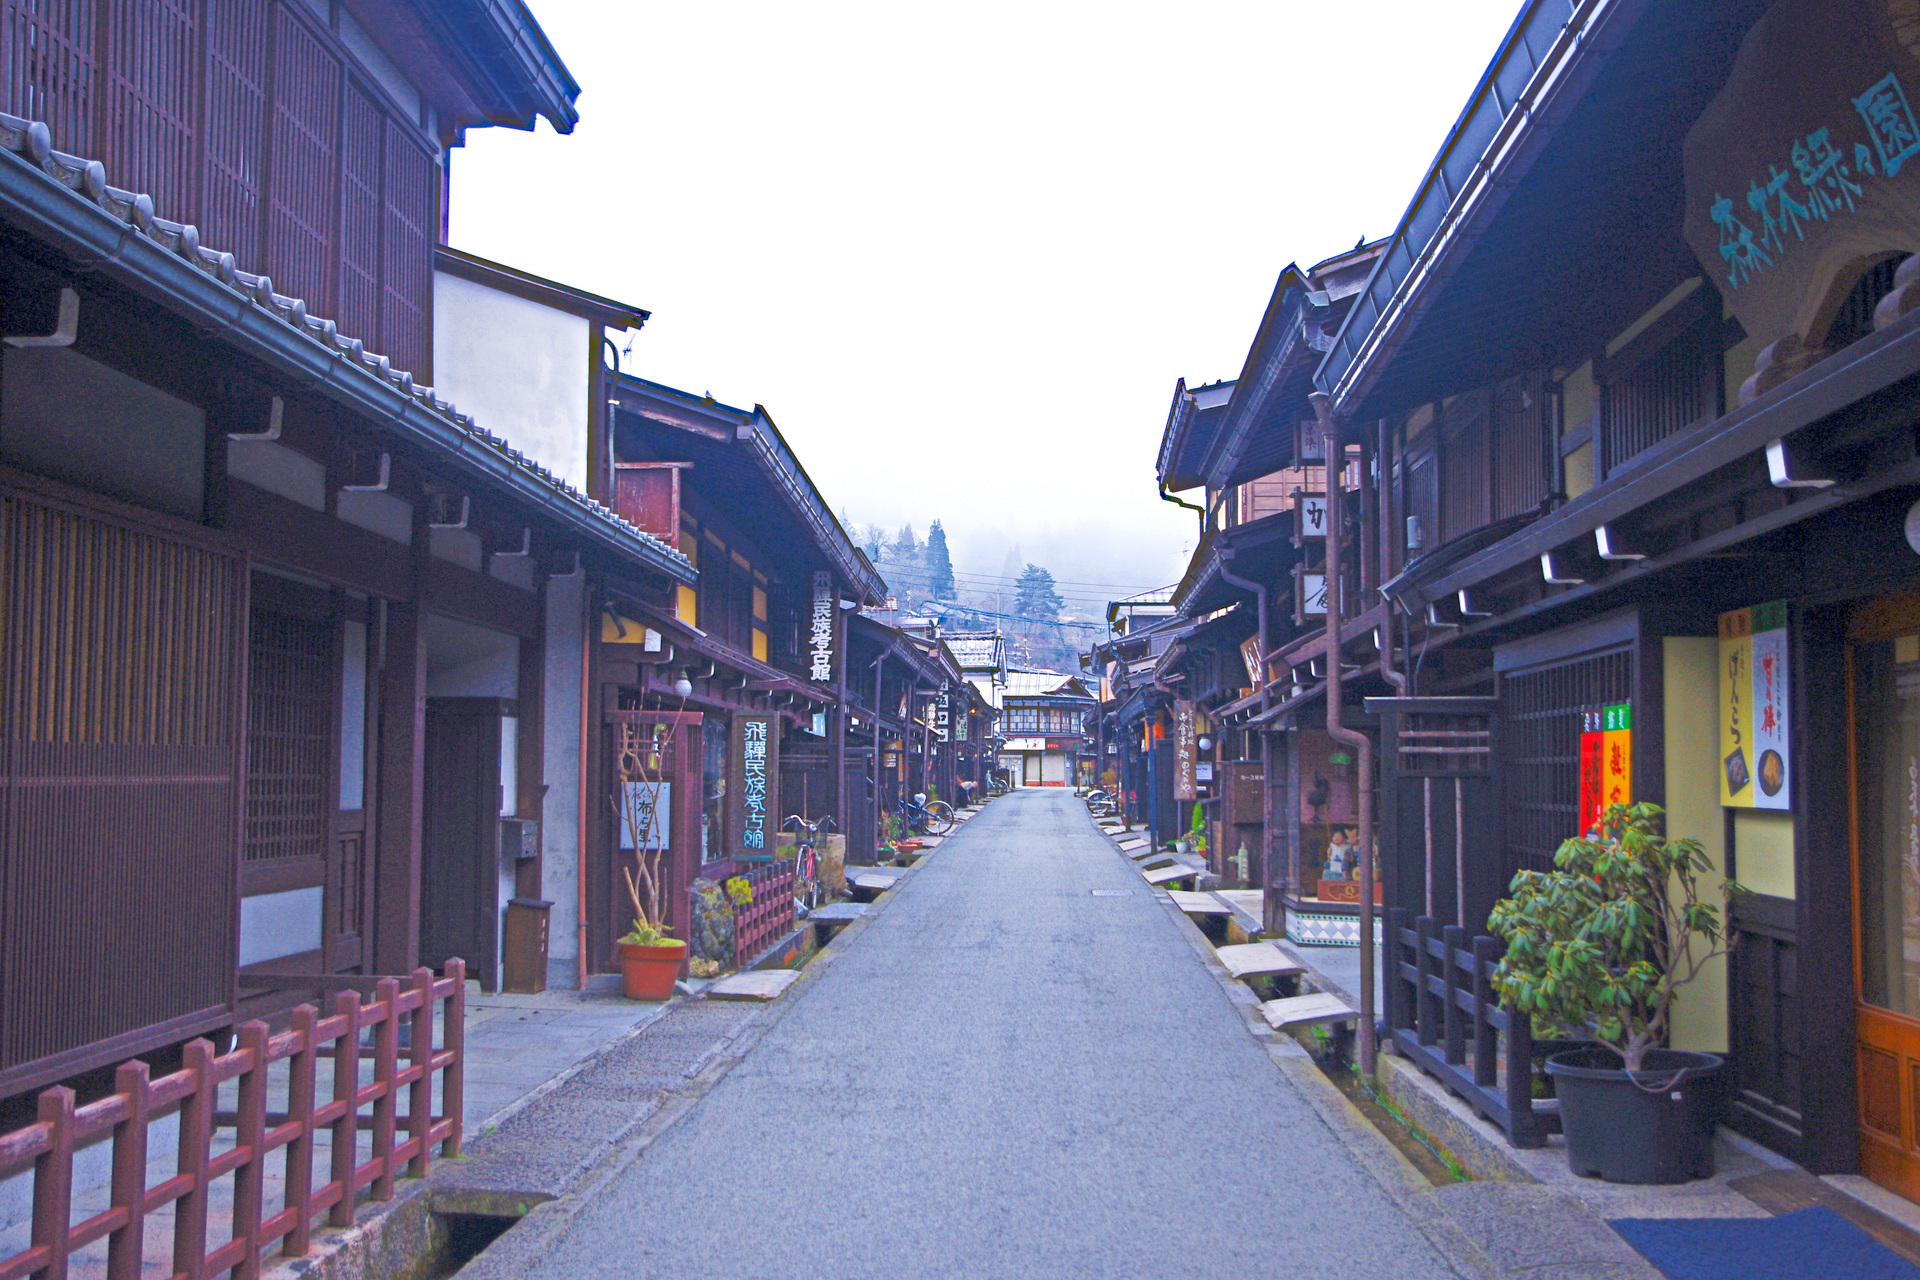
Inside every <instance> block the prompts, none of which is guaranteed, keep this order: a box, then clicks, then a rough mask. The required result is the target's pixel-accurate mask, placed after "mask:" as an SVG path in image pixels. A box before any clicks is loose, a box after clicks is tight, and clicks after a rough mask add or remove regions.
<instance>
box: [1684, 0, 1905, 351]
mask: <svg viewBox="0 0 1920 1280" xmlns="http://www.w3.org/2000/svg"><path fill="white" fill-rule="evenodd" d="M1903 27H1904V28H1905V30H1904V31H1903V30H1902V28H1903ZM1903 36H1904V37H1905V39H1906V40H1908V41H1910V40H1913V39H1914V38H1915V37H1916V36H1920V29H1917V28H1916V25H1915V23H1914V15H1913V14H1911V13H1909V12H1907V11H1906V10H1905V9H1904V7H1903V6H1901V5H1892V4H1888V3H1885V0H1779V3H1777V4H1775V5H1774V6H1773V7H1772V8H1771V9H1769V10H1768V11H1767V13H1766V15H1765V16H1764V17H1762V18H1761V19H1760V21H1759V22H1757V23H1755V24H1754V26H1753V29H1752V30H1751V31H1750V32H1749V33H1748V34H1747V38H1746V40H1745V42H1744V43H1743V44H1742V45H1741V47H1740V53H1739V56H1738V57H1737V58H1736V59H1735V61H1734V65H1733V72H1732V74H1731V75H1730V76H1729V77H1728V79H1727V84H1726V87H1725V88H1724V89H1722V90H1721V91H1720V93H1719V95H1718V96H1717V97H1715V98H1714V100H1713V101H1712V102H1710V103H1709V104H1708V105H1707V108H1706V110H1704V111H1703V112H1701V113H1700V117H1699V119H1697V120H1696V121H1695V122H1694V124H1693V127H1692V128H1691V129H1690V130H1689V131H1688V133H1687V138H1686V144H1685V148H1684V152H1683V157H1684V158H1683V165H1684V171H1685V177H1686V192H1687V204H1686V214H1685V223H1684V231H1685V235H1686V240H1687V243H1688V245H1690V246H1691V247H1692V249H1693V252H1694V256H1695V257H1697V258H1698V259H1699V260H1700V263H1701V265H1702V266H1704V267H1705V268H1706V273H1707V278H1708V279H1709V280H1711V281H1712V282H1713V284H1714V286H1715V287H1716V288H1717V289H1718V290H1719V291H1720V294H1721V296H1722V297H1723V298H1724V299H1725V300H1726V304H1727V306H1728V308H1729V309H1730V310H1731V311H1732V312H1733V314H1734V315H1735V316H1736V317H1738V318H1739V320H1740V323H1741V324H1742V325H1743V326H1744V327H1745V329H1746V331H1747V336H1748V337H1750V338H1752V339H1754V340H1755V341H1756V342H1758V343H1760V344H1761V345H1762V346H1768V345H1771V344H1773V343H1775V342H1777V341H1779V340H1780V339H1783V338H1793V339H1796V340H1798V341H1799V342H1801V343H1804V344H1805V345H1808V346H1816V347H1817V346H1818V345H1819V344H1820V343H1821V341H1822V340H1823V339H1824V338H1825V332H1824V330H1825V328H1826V323H1827V320H1828V319H1829V318H1830V317H1831V316H1832V314H1833V308H1834V306H1835V305H1836V304H1837V302H1838V300H1839V298H1840V297H1841V296H1844V294H1845V291H1846V290H1847V289H1848V288H1850V287H1851V286H1852V284H1853V282H1854V280H1855V279H1857V278H1858V276H1859V274H1860V272H1861V270H1862V269H1863V267H1864V266H1865V265H1866V264H1868V263H1869V262H1871V260H1873V259H1874V258H1876V257H1885V256H1888V255H1890V254H1893V253H1914V252H1920V120H1916V117H1915V113H1914V104H1915V103H1916V102H1920V97H1916V93H1920V62H1916V61H1915V58H1914V56H1913V54H1912V53H1911V52H1910V50H1909V48H1908V47H1907V44H1906V43H1905V42H1904V41H1903V39H1902V37H1903ZM1916 47H1920V46H1916ZM1783 350H1784V349H1783Z"/></svg>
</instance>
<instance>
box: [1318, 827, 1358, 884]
mask: <svg viewBox="0 0 1920 1280" xmlns="http://www.w3.org/2000/svg"><path fill="white" fill-rule="evenodd" d="M1324 877H1325V878H1326V879H1328V880H1350V879H1352V878H1353V846H1352V845H1351V844H1349V843H1348V842H1347V833H1346V832H1345V831H1336V832H1334V833H1333V838H1332V839H1331V840H1329V841H1327V866H1326V871H1325V872H1324Z"/></svg>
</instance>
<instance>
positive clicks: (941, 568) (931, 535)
mask: <svg viewBox="0 0 1920 1280" xmlns="http://www.w3.org/2000/svg"><path fill="white" fill-rule="evenodd" d="M927 591H928V592H929V593H930V594H931V595H932V596H933V598H934V599H935V600H951V599H953V598H954V596H955V595H956V594H957V592H956V591H955V590H954V585H953V557H952V556H950V555H948V554H947V531H946V529H945V528H944V527H942V526H941V524H940V522H939V521H938V520H935V521H934V522H933V524H932V525H931V526H930V527H929V528H928V529H927Z"/></svg>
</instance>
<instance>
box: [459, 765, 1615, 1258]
mask: <svg viewBox="0 0 1920 1280" xmlns="http://www.w3.org/2000/svg"><path fill="white" fill-rule="evenodd" d="M1094 889H1110V890H1116V889H1124V890H1129V891H1130V892H1129V893H1127V894H1126V895H1124V896H1102V897H1097V898H1096V897H1093V896H1092V892H1091V891H1092V890H1094ZM859 927H861V928H862V932H860V933H859V934H858V935H855V936H851V937H850V938H849V942H850V944H851V945H848V946H845V947H844V948H840V947H836V950H835V952H834V953H831V954H830V956H829V960H830V963H827V964H826V965H825V968H824V971H823V972H818V973H810V974H809V975H808V976H809V978H810V979H812V981H810V982H808V983H803V984H802V985H801V986H800V987H798V988H796V990H795V991H794V992H793V993H792V994H791V995H790V996H789V997H788V998H787V1001H785V1002H783V1004H782V1005H780V1006H774V1008H773V1009H766V1010H762V1009H755V1008H753V1007H751V1006H724V1008H726V1009H728V1010H740V1011H742V1012H743V1014H745V1015H747V1016H753V1015H759V1016H763V1017H764V1016H768V1015H773V1014H775V1013H776V1011H777V1016H776V1017H770V1018H769V1025H767V1026H765V1027H764V1028H762V1029H761V1030H760V1031H759V1032H757V1033H755V1034H752V1035H742V1036H741V1038H740V1040H741V1042H745V1041H754V1043H751V1044H746V1043H741V1042H736V1043H735V1044H734V1045H732V1046H730V1047H726V1048H724V1049H723V1050H722V1052H723V1053H724V1054H726V1055H727V1056H728V1058H729V1061H731V1062H732V1063H733V1065H732V1066H731V1070H730V1071H727V1072H725V1074H724V1075H719V1076H717V1078H716V1082H715V1083H712V1085H711V1087H710V1091H707V1092H705V1094H704V1097H698V1098H693V1099H691V1100H689V1101H688V1102H687V1103H685V1114H684V1117H683V1118H680V1119H679V1120H678V1123H675V1124H672V1125H671V1126H670V1127H668V1126H661V1125H655V1124H651V1123H648V1122H640V1123H638V1125H637V1127H635V1129H634V1132H635V1139H634V1140H633V1141H632V1142H631V1143H630V1144H629V1150H628V1151H627V1153H626V1154H625V1155H624V1156H623V1157H616V1158H615V1159H613V1160H610V1161H609V1162H608V1165H607V1167H606V1168H605V1169H604V1170H603V1171H602V1172H601V1173H599V1174H598V1175H596V1176H595V1177H592V1178H587V1179H583V1180H582V1182H583V1183H584V1184H589V1185H588V1190H587V1191H586V1192H583V1193H580V1194H575V1195H572V1196H569V1197H566V1198H564V1199H563V1200H562V1201H559V1202H555V1203H554V1204H552V1205H548V1206H544V1207H543V1210H542V1211H536V1212H535V1214H534V1215H532V1217H531V1218H530V1219H529V1220H528V1221H527V1222H526V1223H524V1224H522V1226H520V1227H518V1228H516V1229H515V1230H513V1231H511V1232H509V1233H508V1234H507V1235H506V1236H505V1237H503V1238H502V1239H501V1241H500V1242H498V1243H497V1244H496V1245H495V1246H494V1247H493V1248H492V1249H490V1250H489V1251H488V1253H487V1254H483V1255H482V1257H481V1258H480V1259H479V1261H478V1264H477V1265H476V1266H475V1268H474V1274H477V1275H482V1276H505V1275H529V1276H539V1277H572V1276H578V1275H583V1274H591V1275H619V1276H623V1277H627V1276H632V1277H642V1276H653V1275H661V1276H665V1275H673V1276H681V1275H687V1274H702V1275H725V1276H739V1277H749V1276H785V1275H801V1274H805V1275H812V1274H832V1275H834V1276H836V1277H861V1276H876V1277H877V1276H888V1277H893V1276H905V1275H911V1276H947V1275H951V1276H960V1275H965V1276H969V1277H972V1276H983V1275H985V1276H999V1275H1046V1276H1063V1277H1065V1276H1159V1277H1174V1276H1218V1275H1231V1274H1239V1273H1249V1274H1257V1273H1264V1272H1268V1271H1271V1270H1273V1269H1275V1266H1276V1264H1277V1263H1284V1264H1285V1265H1286V1268H1287V1269H1288V1270H1290V1271H1294V1272H1297V1273H1300V1274H1316V1273H1320V1272H1325V1271H1327V1270H1329V1269H1331V1268H1334V1267H1339V1268H1341V1269H1342V1270H1350V1271H1352V1272H1353V1273H1357V1274H1381V1275H1393V1276H1396V1277H1407V1278H1408V1280H1422V1278H1425V1277H1441V1276H1454V1275H1460V1274H1478V1273H1479V1272H1478V1270H1477V1269H1476V1270H1472V1271H1463V1270H1462V1269H1461V1267H1460V1266H1459V1265H1457V1259H1458V1258H1462V1257H1473V1256H1477V1255H1475V1254H1474V1251H1473V1249H1472V1248H1471V1246H1469V1245H1466V1244H1465V1242H1464V1241H1462V1240H1460V1239H1458V1238H1457V1235H1458V1232H1457V1228H1456V1227H1455V1226H1454V1225H1453V1224H1452V1223H1451V1222H1450V1221H1449V1220H1447V1219H1446V1218H1444V1217H1443V1216H1441V1215H1436V1214H1433V1213H1432V1212H1431V1211H1430V1210H1429V1209H1428V1208H1426V1207H1423V1205H1422V1204H1421V1203H1420V1202H1419V1201H1418V1199H1417V1197H1418V1195H1419V1193H1421V1192H1423V1191H1425V1190H1426V1189H1427V1185H1428V1184H1426V1183H1425V1181H1424V1180H1422V1179H1420V1178H1419V1177H1418V1176H1417V1175H1416V1174H1414V1173H1413V1171H1412V1168H1411V1166H1408V1165H1406V1164H1405V1162H1404V1161H1401V1160H1399V1158H1398V1156H1397V1153H1394V1152H1393V1150H1392V1148H1391V1147H1390V1146H1388V1145H1387V1144H1386V1143H1385V1142H1384V1141H1383V1140H1381V1139H1380V1138H1379V1137H1378V1136H1377V1135H1375V1134H1373V1131H1372V1130H1370V1129H1367V1130H1365V1132H1364V1133H1362V1132H1359V1130H1358V1129H1356V1127H1355V1125H1354V1123H1353V1122H1354V1121H1355V1120H1357V1119H1358V1117H1357V1115H1356V1114H1354V1113H1352V1112H1351V1109H1350V1108H1349V1109H1347V1110H1346V1111H1345V1112H1343V1111H1342V1110H1341V1108H1342V1107H1343V1106H1344V1104H1343V1103H1342V1102H1341V1101H1340V1100H1339V1098H1338V1095H1337V1094H1333V1095H1332V1102H1331V1103H1330V1102H1329V1101H1328V1099H1327V1097H1326V1096H1325V1094H1331V1093H1332V1090H1331V1088H1330V1086H1325V1085H1324V1083H1322V1084H1321V1090H1322V1093H1321V1095H1319V1096H1313V1095H1312V1094H1311V1086H1303V1084H1302V1083H1301V1082H1302V1080H1304V1079H1307V1078H1308V1075H1302V1074H1300V1073H1296V1072H1289V1071H1283V1070H1279V1069H1276V1060H1275V1055H1276V1053H1284V1051H1285V1050H1284V1049H1283V1048H1281V1047H1278V1046H1276V1045H1272V1044H1263V1043H1262V1042H1261V1041H1260V1040H1259V1039H1258V1038H1256V1036H1255V1035H1253V1034H1250V1031H1249V1027H1248V1024H1247V1022H1246V1020H1245V1017H1244V1015H1243V1013H1242V1011H1241V1010H1240V1009H1238V1008H1237V1007H1236V1005H1235V1002H1234V1000H1233V998H1231V997H1230V996H1229V995H1228V994H1227V992H1226V990H1225V988H1224V987H1223V986H1222V984H1221V983H1220V982H1219V981H1217V980H1216V978H1215V976H1214V974H1213V973H1211V972H1210V971H1209V968H1208V967H1207V966H1206V965H1205V964H1202V963H1199V962H1198V957H1197V949H1196V940H1197V938H1198V935H1197V934H1193V933H1192V931H1191V929H1190V928H1188V927H1186V926H1185V925H1184V922H1182V921H1180V920H1179V919H1178V918H1177V917H1176V915H1175V913H1174V912H1172V911H1171V910H1170V908H1169V907H1168V906H1167V905H1166V904H1165V902H1164V901H1163V900H1161V899H1160V898H1159V897H1158V896H1157V895H1155V894H1153V893H1152V892H1151V891H1150V890H1149V889H1147V888H1146V886H1144V885H1143V884H1142V883H1141V882H1140V879H1139V876H1138V874H1137V873H1136V872H1134V871H1133V870H1132V869H1131V868H1130V867H1129V866H1128V865H1127V863H1126V862H1125V860H1124V859H1122V858H1120V857H1118V856H1117V855H1116V854H1115V853H1114V852H1113V849H1112V846H1111V845H1110V844H1109V843H1108V842H1107V840H1106V839H1105V838H1104V837H1102V836H1101V835H1099V834H1098V833H1097V832H1096V831H1095V830H1094V829H1093V827H1092V824H1091V823H1090V822H1088V820H1087V817H1086V814H1085V811H1084V809H1082V808H1081V806H1080V805H1079V803H1078V802H1077V801H1075V800H1074V799H1073V797H1072V796H1071V795H1069V794H1067V793H1065V792H1064V791H1060V792H1050V791H1044V790H1035V791H1031V792H1024V793H1016V794H1015V795H1014V796H1012V797H1008V798H1007V799H1005V800H1002V801H998V802H996V803H995V804H994V805H992V806H991V807H990V808H989V809H988V810H987V811H986V812H985V813H983V814H982V815H981V816H980V817H978V818H975V819H974V820H973V821H972V822H970V823H968V824H967V826H966V827H965V829H964V830H961V831H959V832H957V833H956V834H955V835H954V836H953V837H951V838H950V839H949V840H948V841H947V842H946V844H945V847H944V848H942V849H941V850H940V851H939V853H938V854H937V856H935V857H933V858H931V859H929V860H928V861H927V862H926V863H925V864H923V865H922V866H921V867H920V868H918V869H916V870H915V871H914V872H912V873H911V874H910V876H909V877H908V878H907V879H906V880H905V881H903V882H902V884H901V886H900V887H899V888H898V889H897V890H895V891H894V893H893V895H892V897H891V900H890V901H888V902H887V903H886V904H885V906H884V909H883V910H882V911H881V912H880V913H879V914H878V915H877V916H875V917H874V918H872V919H869V920H865V921H862V922H860V926H859ZM1189 935H1191V936H1189ZM818 964H819V962H816V965H818ZM703 1007H704V1008H706V1009H708V1010H714V1009H719V1008H722V1006H713V1005H706V1004H705V1003H704V1002H696V1003H694V1004H691V1005H688V1006H685V1008H687V1009H688V1010H689V1011H692V1010H695V1009H700V1008H703ZM709 1030H710V1029H709ZM653 1036H654V1032H653V1031H652V1030H649V1031H648V1032H647V1033H645V1034H642V1035H640V1036H636V1037H635V1038H634V1039H633V1040H632V1041H631V1042H630V1043H632V1044H633V1045H635V1046H638V1045H642V1044H644V1043H645V1042H647V1041H649V1040H651V1039H652V1038H653ZM1286 1047H1287V1048H1290V1049H1291V1052H1292V1054H1293V1055H1294V1057H1295V1058H1296V1059H1298V1060H1299V1061H1304V1055H1302V1054H1301V1052H1300V1051H1299V1049H1298V1048H1297V1046H1291V1042H1287V1046H1286ZM613 1057H614V1054H612V1053H610V1054H608V1055H604V1056H603V1057H602V1058H601V1059H597V1060H596V1062H595V1064H594V1066H593V1067H591V1068H589V1073H591V1074H593V1075H596V1076H598V1075H600V1074H601V1069H602V1066H603V1065H604V1067H605V1069H606V1071H607V1080H606V1082H605V1083H606V1084H607V1085H609V1086H611V1085H612V1084H614V1079H613V1075H612V1067H613V1063H612V1061H611V1060H612V1058H613ZM1310 1072H1311V1069H1310V1068H1309V1075H1310ZM586 1074H588V1073H583V1076H582V1077H581V1078H582V1079H584V1078H585V1075H586ZM686 1074H687V1075H689V1076H693V1075H695V1074H696V1073H694V1072H693V1071H691V1070H689V1071H688V1072H687V1073H686ZM698 1074H700V1075H707V1074H708V1073H706V1072H701V1073H698ZM710 1078H715V1077H710ZM638 1083H639V1084H640V1085H641V1088H640V1089H639V1092H641V1093H643V1094H644V1093H645V1092H646V1091H647V1089H648V1088H650V1087H651V1086H650V1085H648V1084H646V1082H644V1081H642V1082H638ZM571 1092H572V1086H568V1087H564V1088H562V1089H560V1090H557V1091H555V1092H554V1093H553V1094H550V1095H548V1098H547V1099H543V1100H542V1104H547V1105H551V1106H552V1107H553V1108H555V1109H556V1110H562V1109H564V1108H565V1106H566V1103H565V1099H566V1098H567V1097H568V1095H569V1094H570V1093H571ZM536 1105H540V1104H536ZM533 1112H534V1108H533V1107H529V1108H528V1109H527V1110H526V1111H524V1112H522V1116H523V1117H526V1118H527V1119H529V1120H531V1119H533ZM655 1119H658V1117H655ZM1359 1128H1360V1129H1364V1121H1360V1122H1359ZM501 1136H502V1137H505V1136H506V1131H505V1130H504V1129H503V1131H502V1135H501ZM479 1154H480V1153H479V1152H478V1151H476V1156H478V1155H479ZM438 1177H439V1175H438V1174H436V1180H438ZM1591 1225H1595V1226H1597V1225H1598V1224H1591ZM1599 1230H1601V1231H1603V1232H1604V1231H1605V1228H1604V1227H1600V1228H1599ZM523 1233H524V1234H523ZM1607 1234H1608V1235H1611V1233H1610V1232H1609V1233H1607ZM516 1237H519V1239H518V1240H516ZM1614 1239H1615V1241H1616V1242H1617V1237H1614ZM1541 1274H1551V1273H1541ZM1564 1274H1567V1275H1572V1274H1576V1273H1573V1272H1566V1273H1564ZM1584 1274H1589V1275H1603V1274H1604V1275H1611V1274H1622V1275H1625V1274H1630V1273H1628V1272H1614V1271H1610V1270H1609V1271H1588V1272H1585V1273H1584Z"/></svg>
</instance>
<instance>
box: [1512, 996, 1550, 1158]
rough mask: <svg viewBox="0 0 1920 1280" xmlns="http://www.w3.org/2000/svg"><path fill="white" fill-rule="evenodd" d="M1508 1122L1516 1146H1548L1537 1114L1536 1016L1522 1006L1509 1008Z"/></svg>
mask: <svg viewBox="0 0 1920 1280" xmlns="http://www.w3.org/2000/svg"><path fill="white" fill-rule="evenodd" d="M1507 1124H1508V1128H1507V1136H1508V1137H1510V1138H1512V1139H1513V1145H1514V1146H1516V1147H1540V1146H1545V1145H1546V1141H1547V1135H1546V1133H1545V1132H1544V1131H1543V1126H1542V1125H1541V1123H1540V1119H1539V1117H1538V1116H1536V1115H1534V1113H1533V1019H1531V1018H1529V1017H1528V1016H1527V1015H1526V1014H1524V1013H1522V1012H1520V1011H1519V1010H1518V1009H1509V1010H1507Z"/></svg>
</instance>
